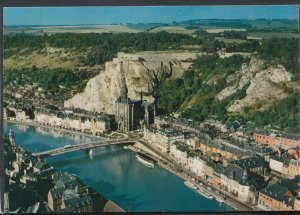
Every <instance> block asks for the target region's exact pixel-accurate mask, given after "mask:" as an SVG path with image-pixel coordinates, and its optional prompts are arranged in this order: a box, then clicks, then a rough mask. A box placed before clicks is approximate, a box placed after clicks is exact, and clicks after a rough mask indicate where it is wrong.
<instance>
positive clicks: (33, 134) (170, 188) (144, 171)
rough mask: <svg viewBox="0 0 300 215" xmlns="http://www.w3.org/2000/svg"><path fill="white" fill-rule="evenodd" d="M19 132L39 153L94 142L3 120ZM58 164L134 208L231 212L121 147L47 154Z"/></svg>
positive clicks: (22, 143) (24, 142)
mask: <svg viewBox="0 0 300 215" xmlns="http://www.w3.org/2000/svg"><path fill="white" fill-rule="evenodd" d="M9 128H12V129H13V130H14V132H15V138H16V143H17V145H19V146H21V147H23V148H24V149H27V150H29V151H31V152H40V151H45V150H49V149H51V148H58V147H62V146H64V145H70V144H78V143H82V142H89V141H92V140H93V139H92V138H89V137H84V136H80V135H74V134H71V133H65V132H61V131H55V130H51V129H45V128H40V127H35V126H29V125H23V124H15V123H4V134H6V135H8V132H9ZM45 161H46V162H47V163H49V164H50V165H52V166H53V167H55V168H56V169H58V170H60V171H63V172H67V173H71V174H76V175H77V176H78V177H79V178H80V179H81V180H82V181H83V182H84V183H86V185H88V186H90V187H92V188H93V189H95V190H97V191H98V192H99V193H101V194H102V195H104V196H105V197H106V198H108V199H111V200H112V201H114V202H115V203H116V204H118V205H119V206H120V207H122V208H123V209H125V210H126V211H132V212H159V211H168V212H194V211H198V212H205V211H215V212H217V211H233V209H232V208H231V207H229V206H227V205H225V204H220V203H219V202H217V201H216V200H210V199H207V198H205V197H203V196H201V195H200V194H198V193H197V192H196V191H194V190H192V189H190V188H188V187H187V186H185V185H184V183H183V182H184V181H183V180H182V179H181V178H179V177H177V176H175V175H174V174H172V173H170V172H168V171H167V170H165V169H163V168H161V167H160V166H157V165H156V166H155V168H154V169H150V168H148V167H146V166H144V165H142V164H141V163H139V162H138V161H137V160H136V158H135V153H134V152H132V151H130V150H126V149H124V148H123V147H122V146H117V145H114V146H104V147H100V148H96V149H93V154H92V155H89V154H88V153H87V152H86V151H76V152H71V153H67V154H61V155H57V156H53V157H47V158H45Z"/></svg>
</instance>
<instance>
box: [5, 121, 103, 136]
mask: <svg viewBox="0 0 300 215" xmlns="http://www.w3.org/2000/svg"><path fill="white" fill-rule="evenodd" d="M3 122H8V123H15V124H23V125H30V126H35V127H41V128H47V129H53V130H56V131H62V132H66V133H71V134H77V135H81V136H86V137H90V138H95V139H99V140H101V139H103V138H104V137H98V136H95V135H91V134H87V133H85V132H81V131H74V130H70V129H66V128H58V127H53V126H48V125H41V124H38V123H35V122H24V121H17V120H7V119H4V120H3Z"/></svg>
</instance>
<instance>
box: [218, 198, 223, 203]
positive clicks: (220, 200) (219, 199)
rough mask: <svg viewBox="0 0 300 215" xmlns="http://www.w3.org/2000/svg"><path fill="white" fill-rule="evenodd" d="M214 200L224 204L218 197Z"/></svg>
mask: <svg viewBox="0 0 300 215" xmlns="http://www.w3.org/2000/svg"><path fill="white" fill-rule="evenodd" d="M216 200H217V201H218V202H220V203H223V202H224V200H223V199H221V198H220V197H217V198H216Z"/></svg>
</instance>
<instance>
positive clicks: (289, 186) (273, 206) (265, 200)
mask: <svg viewBox="0 0 300 215" xmlns="http://www.w3.org/2000/svg"><path fill="white" fill-rule="evenodd" d="M258 207H259V208H260V209H261V210H269V211H299V210H300V176H296V177H295V178H293V179H282V180H279V181H278V182H277V183H270V184H269V185H268V186H267V187H266V188H263V189H261V190H260V191H259V198H258Z"/></svg>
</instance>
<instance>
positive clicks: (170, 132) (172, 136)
mask: <svg viewBox="0 0 300 215" xmlns="http://www.w3.org/2000/svg"><path fill="white" fill-rule="evenodd" d="M144 139H145V140H146V141H148V142H149V143H151V144H153V145H154V146H156V147H157V148H158V149H160V150H161V151H162V152H165V153H169V152H170V146H171V144H172V143H174V142H181V141H184V134H183V132H181V131H179V130H175V129H171V128H161V129H154V128H145V129H144Z"/></svg>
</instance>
